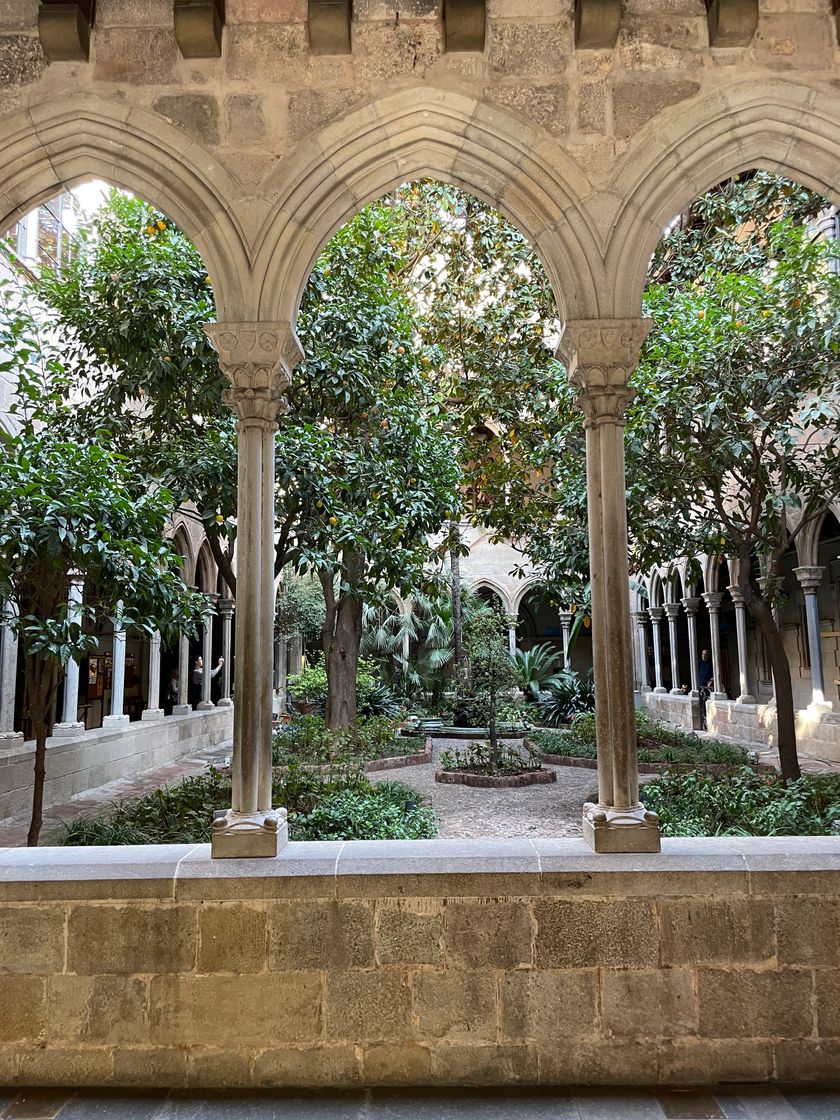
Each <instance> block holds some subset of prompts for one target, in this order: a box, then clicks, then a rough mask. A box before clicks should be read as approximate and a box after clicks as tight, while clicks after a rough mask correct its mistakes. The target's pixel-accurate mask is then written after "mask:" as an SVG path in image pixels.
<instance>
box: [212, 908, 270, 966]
mask: <svg viewBox="0 0 840 1120" xmlns="http://www.w3.org/2000/svg"><path fill="white" fill-rule="evenodd" d="M198 936H199V943H198V966H197V967H198V971H199V972H236V973H240V972H263V971H264V970H265V968H266V965H267V957H268V954H267V935H266V920H265V913H264V911H262V910H256V909H254V908H252V907H250V906H240V905H238V904H236V903H221V904H220V905H216V906H203V907H202V908H201V909H200V910H199V912H198Z"/></svg>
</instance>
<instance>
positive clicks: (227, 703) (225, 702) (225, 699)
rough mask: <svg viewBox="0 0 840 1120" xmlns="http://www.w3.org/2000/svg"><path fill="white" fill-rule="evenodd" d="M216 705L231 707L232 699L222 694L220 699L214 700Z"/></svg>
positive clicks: (218, 706)
mask: <svg viewBox="0 0 840 1120" xmlns="http://www.w3.org/2000/svg"><path fill="white" fill-rule="evenodd" d="M216 707H217V708H232V707H233V701H232V700H231V698H230V697H229V696H223V697H222V698H221V700H217V701H216Z"/></svg>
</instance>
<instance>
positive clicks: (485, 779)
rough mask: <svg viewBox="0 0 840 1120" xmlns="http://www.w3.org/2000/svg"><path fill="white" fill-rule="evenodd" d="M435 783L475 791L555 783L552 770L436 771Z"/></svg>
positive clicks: (555, 779) (554, 775)
mask: <svg viewBox="0 0 840 1120" xmlns="http://www.w3.org/2000/svg"><path fill="white" fill-rule="evenodd" d="M435 781H436V782H440V783H441V784H442V785H449V786H474V787H476V788H477V789H521V788H522V787H523V786H536V785H546V784H547V783H549V782H556V781H557V774H556V772H555V771H554V770H526V771H525V772H524V773H522V774H471V773H469V771H467V770H442V769H440V770H436V771H435Z"/></svg>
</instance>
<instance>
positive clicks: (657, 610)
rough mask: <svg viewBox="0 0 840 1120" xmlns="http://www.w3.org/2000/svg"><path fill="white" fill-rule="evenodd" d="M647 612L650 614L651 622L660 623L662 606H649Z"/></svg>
mask: <svg viewBox="0 0 840 1120" xmlns="http://www.w3.org/2000/svg"><path fill="white" fill-rule="evenodd" d="M647 613H648V614H649V615H650V620H651V622H656V623H658V622H661V621H662V607H648V612H647Z"/></svg>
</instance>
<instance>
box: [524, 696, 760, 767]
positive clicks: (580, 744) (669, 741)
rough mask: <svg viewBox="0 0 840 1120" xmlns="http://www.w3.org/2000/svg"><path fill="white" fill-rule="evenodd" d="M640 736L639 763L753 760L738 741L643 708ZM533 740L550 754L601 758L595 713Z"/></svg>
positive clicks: (736, 763) (742, 763) (741, 763)
mask: <svg viewBox="0 0 840 1120" xmlns="http://www.w3.org/2000/svg"><path fill="white" fill-rule="evenodd" d="M636 737H637V740H638V751H639V762H668V763H690V764H696V763H710V762H711V763H724V764H726V765H733V766H745V765H746V764H747V762H748V760H749V752H748V751H747V750H746V748H744V747H741V746H738V745H737V744H736V743H723V742H720V741H718V740H717V739H707V738H705V737H704V738H702V739H701V738H700V736H699V735H694V734H693V733H692V732H688V731H681V730H680V729H679V728H676V727H670V726H668V724H665V723H660V722H659V721H658V720H655V719H652V718H651V717H650V716H649V715H648V714H647V712H645V711H644V709H642V708H637V709H636ZM531 739H532V740H533V741H534V742H535V743H536V744H537V746H539V747H540V749H541V750H544V751H546V752H548V753H549V754H566V755H570V756H573V757H576V758H597V756H598V755H597V750H596V735H595V713H594V712H589V713H586V714H584V715H579V716H577V717H576V718H575V720H574V722H573V723H572V726H571V727H570V728H569V729H568V730H559V729H557V730H555V729H550V728H539V729H537V730H536V731H534V732H533V733H532V734H531Z"/></svg>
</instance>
